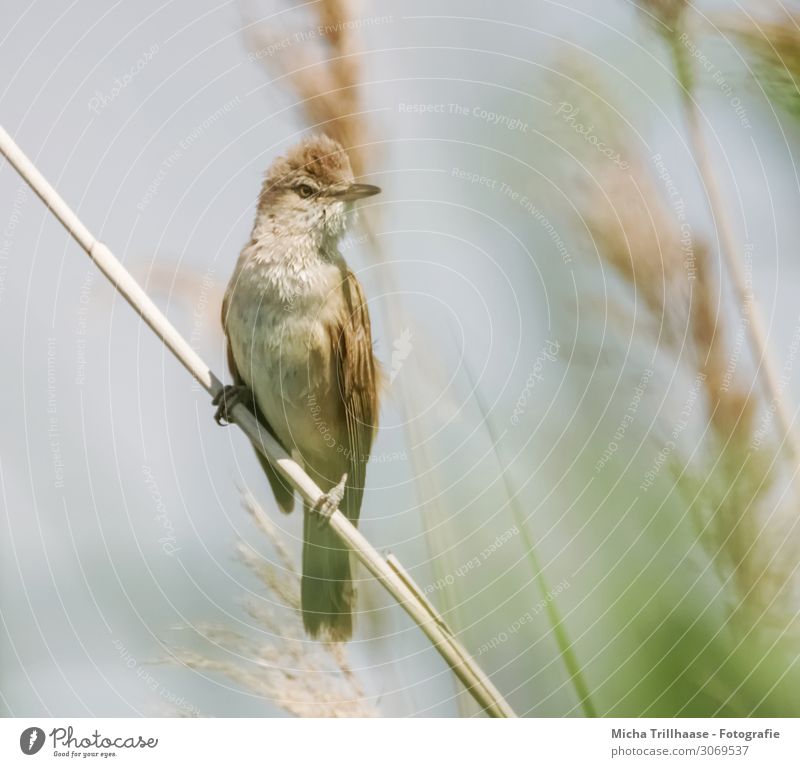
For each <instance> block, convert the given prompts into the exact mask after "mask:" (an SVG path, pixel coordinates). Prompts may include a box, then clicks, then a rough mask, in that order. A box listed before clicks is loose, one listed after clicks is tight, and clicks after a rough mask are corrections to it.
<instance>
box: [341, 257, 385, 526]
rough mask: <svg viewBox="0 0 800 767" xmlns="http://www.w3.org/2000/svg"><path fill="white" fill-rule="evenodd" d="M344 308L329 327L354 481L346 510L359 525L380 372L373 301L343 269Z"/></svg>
mask: <svg viewBox="0 0 800 767" xmlns="http://www.w3.org/2000/svg"><path fill="white" fill-rule="evenodd" d="M342 290H343V294H344V302H343V308H342V311H341V313H340V314H339V316H338V317H337V321H336V323H335V324H332V325H330V326H329V332H330V334H331V348H332V349H333V350H334V353H335V359H336V372H337V377H338V385H339V394H340V396H341V400H342V403H343V404H344V411H345V420H346V423H347V442H348V445H347V446H348V458H349V464H348V478H347V491H346V493H345V497H344V500H343V502H342V511H343V512H344V514H345V516H347V518H348V519H350V520H351V521H353V522H355V521H356V520H357V519H358V514H359V510H360V508H361V498H362V496H363V494H364V481H365V478H366V473H367V461H368V460H369V453H370V449H371V447H372V440H373V438H374V436H375V430H376V428H377V423H378V390H379V387H380V370H379V368H378V366H377V363H376V361H375V357H374V355H373V353H372V330H371V327H370V321H369V312H368V310H367V303H366V300H365V299H364V293H363V290H362V288H361V284H360V283H359V281H358V279H357V278H356V276H355V275H354V274H353V273H352V272H351V271H350V270H349V269H347V268H346V267H345V268H343V274H342Z"/></svg>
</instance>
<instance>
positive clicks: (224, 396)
mask: <svg viewBox="0 0 800 767" xmlns="http://www.w3.org/2000/svg"><path fill="white" fill-rule="evenodd" d="M252 401H253V393H252V392H251V391H250V387H249V386H245V385H244V384H230V385H228V386H223V387H222V389H220V391H219V392H217V395H216V396H215V397H214V399H212V400H211V404H212V405H216V406H217V412H216V413H214V420H215V421H216V422H217V423H218V424H219V425H220V426H227V425H228V424H229V423H233V418H231V413H232V412H233V408H234V407H235V406H236V405H238V404H240V403H241V404H246V405H248V406H249V404H250V403H251V402H252Z"/></svg>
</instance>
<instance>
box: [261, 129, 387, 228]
mask: <svg viewBox="0 0 800 767" xmlns="http://www.w3.org/2000/svg"><path fill="white" fill-rule="evenodd" d="M378 192H380V189H379V188H378V187H377V186H372V185H371V184H356V183H354V181H353V170H352V168H351V167H350V160H349V158H348V157H347V153H346V152H345V151H344V149H343V148H342V146H341V144H339V142H338V141H334V140H333V139H331V138H328V136H325V135H318V136H312V137H311V138H308V139H306V140H305V141H303V142H301V143H300V144H298V145H297V146H295V147H293V148H292V149H291V150H289V152H287V153H286V155H285V156H282V157H278V158H277V159H276V160H275V161H274V162H273V163H272V165H271V166H270V167H269V170H267V173H266V177H265V179H264V185H263V186H262V189H261V196H260V198H259V205H258V213H259V219H260V223H261V225H262V226H265V227H268V228H269V229H271V230H272V231H273V232H274V233H275V234H277V235H290V236H291V235H294V236H303V235H311V236H313V237H314V238H315V239H317V240H318V241H319V242H322V241H326V240H327V241H336V240H338V239H339V238H340V237H341V236H342V235H343V234H344V230H345V224H346V213H347V211H348V209H349V208H350V207H351V205H352V203H353V202H354V201H355V200H360V199H362V198H363V197H370V196H371V195H373V194H378Z"/></svg>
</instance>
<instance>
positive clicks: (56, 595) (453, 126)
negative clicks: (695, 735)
mask: <svg viewBox="0 0 800 767" xmlns="http://www.w3.org/2000/svg"><path fill="white" fill-rule="evenodd" d="M0 17H1V18H2V24H0V29H2V30H4V31H3V32H2V37H0V72H2V77H0V121H2V125H3V126H4V127H5V129H6V130H7V131H8V132H9V133H10V134H11V135H12V136H13V137H14V138H15V140H16V141H17V142H18V143H19V144H20V146H21V147H22V149H23V150H24V151H25V152H26V153H27V154H28V155H29V156H30V157H31V158H32V159H33V160H34V161H35V162H36V163H37V165H38V167H39V168H40V170H41V171H42V172H43V173H44V174H45V176H46V177H47V178H48V179H49V180H50V181H51V183H53V184H54V186H56V188H57V189H58V190H59V191H60V193H61V194H62V195H63V197H64V198H65V199H66V200H67V202H68V203H69V204H71V205H72V206H73V208H74V209H75V210H76V211H77V213H78V215H79V216H80V217H81V218H82V219H83V221H84V222H85V223H86V224H87V226H88V227H89V228H90V229H91V230H92V231H93V232H94V234H95V235H96V236H98V237H99V238H100V239H102V240H103V241H104V242H106V243H107V244H108V245H109V246H110V247H111V249H112V250H113V251H114V252H115V254H116V255H117V256H118V257H119V258H120V259H121V260H122V261H123V262H124V263H125V265H126V266H127V268H128V269H129V270H131V271H132V272H133V273H134V275H135V276H136V277H137V278H138V279H140V280H141V282H142V283H143V284H144V285H145V286H146V288H147V290H148V291H149V293H150V294H151V295H152V296H153V298H154V299H155V300H156V302H157V303H158V304H159V306H160V307H161V308H162V309H163V310H164V311H165V312H166V314H167V315H168V316H169V317H170V319H171V320H172V322H173V323H174V324H175V325H176V326H177V327H178V329H179V330H181V331H182V332H183V333H184V335H185V336H186V337H187V338H188V339H189V340H190V342H191V343H192V345H193V346H194V348H195V349H196V350H197V351H198V352H199V353H200V354H201V355H202V356H203V357H204V359H206V360H207V361H208V362H209V364H210V365H211V367H212V369H214V370H215V371H217V373H218V374H222V373H223V372H226V371H225V356H224V355H225V351H224V343H223V337H222V334H221V328H220V323H219V311H220V304H221V298H222V292H223V290H224V287H225V284H226V282H227V279H228V277H229V275H230V273H231V271H232V269H233V266H234V263H235V260H236V258H237V256H238V253H239V250H240V248H241V247H242V246H243V244H244V243H245V242H246V241H247V239H248V237H249V232H250V227H251V225H252V219H253V214H254V209H255V201H256V196H257V192H258V189H259V186H260V181H261V178H262V174H263V172H264V170H265V169H266V167H267V166H268V165H269V163H270V162H271V160H272V158H274V157H275V156H276V155H277V154H279V153H280V152H282V151H284V150H285V149H286V148H287V147H289V146H291V145H292V144H293V143H295V142H297V141H298V140H299V139H300V138H301V137H302V136H303V135H306V134H307V133H308V132H309V131H312V130H313V131H326V132H328V133H330V134H331V135H334V136H336V137H337V138H339V139H340V140H341V141H342V143H343V144H345V146H346V147H347V148H348V151H349V152H350V155H351V157H352V158H353V163H354V167H355V168H356V172H357V173H358V174H360V176H361V178H362V180H364V181H366V182H369V183H375V184H378V185H380V186H381V187H382V189H383V194H382V195H380V196H379V197H375V198H372V199H371V200H370V201H369V204H367V205H365V206H363V209H362V211H361V214H360V215H359V219H358V220H357V221H354V222H353V224H352V226H351V228H350V230H349V233H348V235H347V236H346V238H345V240H344V241H343V243H342V251H343V253H344V254H345V256H346V257H347V259H348V261H349V262H350V264H351V267H352V268H353V269H354V271H356V273H357V274H358V276H359V279H361V281H362V283H363V284H364V287H365V292H366V295H367V296H368V299H369V304H370V311H371V314H372V318H373V332H374V336H375V339H376V353H377V356H378V357H379V359H380V360H381V361H382V363H383V365H384V368H385V370H386V371H387V374H388V378H389V379H390V384H389V387H388V391H387V395H386V397H385V403H384V405H383V408H382V414H381V429H380V434H379V437H378V440H377V443H376V445H375V448H374V453H373V456H372V460H371V462H370V467H369V471H368V490H367V493H366V496H365V501H364V507H363V509H362V521H361V525H360V527H361V530H362V531H363V532H364V534H365V535H366V536H367V538H368V539H369V540H370V541H371V542H372V543H373V545H374V546H375V547H376V548H378V549H379V550H381V551H383V552H392V553H394V554H395V555H396V556H397V557H398V558H399V559H400V560H401V561H402V562H403V563H404V565H405V566H406V567H407V569H408V570H409V571H410V572H411V574H412V575H413V577H414V578H415V579H416V581H417V582H418V583H419V584H420V586H421V587H422V588H423V589H424V591H425V593H426V594H427V596H428V598H429V599H430V600H431V601H432V602H433V603H434V604H435V605H436V606H437V607H438V608H439V610H441V612H442V613H443V614H444V616H445V618H446V619H447V621H448V623H449V624H450V625H451V626H452V628H453V629H454V631H455V632H456V634H457V636H458V637H459V639H460V640H461V641H462V642H463V643H464V644H465V645H466V646H467V647H468V648H469V650H470V651H471V652H472V653H473V655H475V657H476V658H477V660H478V662H479V663H480V664H481V666H482V667H483V668H484V670H485V671H486V672H487V673H488V674H490V676H491V678H492V680H493V681H494V683H495V684H496V685H497V687H498V688H499V689H500V690H501V691H502V692H503V694H504V695H505V696H506V697H507V699H508V700H509V702H510V703H511V705H512V706H514V708H515V709H516V711H517V712H518V713H519V714H521V715H525V716H583V715H594V714H600V715H617V716H638V715H648V716H711V715H722V716H725V715H728V716H746V715H750V714H763V715H777V716H780V715H787V716H788V715H792V716H794V715H798V714H799V713H800V706H798V703H797V696H796V690H797V684H798V682H799V681H800V679H798V668H797V663H796V661H797V656H798V649H799V648H798V642H797V625H796V615H797V611H798V604H800V603H799V602H798V593H797V562H798V559H797V534H796V533H797V530H796V520H797V517H798V512H799V511H800V495H798V488H800V483H798V480H797V478H796V477H795V473H796V467H797V460H798V457H799V454H798V452H797V449H796V447H795V445H796V439H797V438H796V437H795V436H794V431H795V430H796V429H795V427H794V424H793V421H794V416H795V406H794V404H793V403H794V402H796V401H798V399H800V379H798V377H797V376H796V375H793V368H794V365H795V361H796V356H797V352H798V348H800V315H799V314H798V304H797V294H798V284H800V283H799V282H798V279H799V277H800V265H799V264H798V258H797V245H796V244H797V242H798V240H800V217H798V215H797V211H798V209H799V208H798V206H799V205H800V177H799V176H798V169H797V163H796V159H797V156H798V148H800V122H798V117H799V116H800V95H799V93H798V85H797V83H798V80H797V78H798V77H800V56H799V55H798V51H800V26H799V24H800V9H799V8H798V6H797V5H796V4H793V3H774V4H773V3H771V2H763V1H762V2H752V3H749V4H748V3H739V2H711V1H710V0H709V2H697V3H695V4H693V5H692V4H687V3H684V2H679V1H678V0H661V1H658V0H648V1H647V2H645V1H644V0H643V1H642V2H639V3H635V2H631V1H630V0H614V1H613V2H607V3H603V4H601V6H598V4H597V3H591V2H589V1H588V0H586V1H585V2H583V1H579V0H571V2H569V3H566V4H558V3H551V2H544V1H542V2H532V3H527V4H510V3H508V4H501V3H493V4H486V3H479V2H464V3H458V4H456V3H448V2H417V1H416V0H410V1H409V2H404V3H402V4H400V3H390V2H380V1H379V2H374V3H369V4H363V5H361V4H358V3H355V2H344V1H343V0H335V1H334V0H318V1H317V2H311V3H304V4H295V3H291V2H266V1H265V2H257V3H256V2H231V3H211V2H205V1H201V2H188V0H172V1H171V2H162V1H160V0H154V1H151V0H142V1H141V2H137V3H132V2H117V3H113V4H109V3H103V2H99V0H76V2H74V3H71V4H66V5H64V6H63V7H62V6H58V7H57V8H56V7H54V6H52V5H47V4H43V3H37V2H33V3H23V2H20V1H19V0H11V1H10V2H6V3H4V4H3V6H2V9H1V10H0ZM0 324H1V326H2V328H3V333H2V340H0V354H1V356H2V360H3V367H4V370H5V375H4V377H3V381H4V384H3V389H4V391H3V395H4V396H3V397H2V398H0V423H1V424H2V429H0V508H2V510H3V514H2V520H3V522H2V524H3V534H2V536H0V568H1V570H0V573H1V575H2V577H1V579H0V617H2V629H1V630H0V711H2V713H3V715H5V716H26V717H30V716H45V715H48V716H58V717H64V716H131V715H145V716H157V715H182V716H285V715H377V716H455V715H461V716H473V715H476V714H477V713H478V712H477V709H476V707H475V705H474V704H473V703H472V702H471V699H469V697H468V696H467V695H465V693H464V692H463V689H462V688H461V687H460V686H459V684H458V683H457V682H456V681H455V679H454V677H453V676H452V674H451V673H450V672H449V670H448V669H447V667H446V666H445V665H444V663H443V662H442V661H441V659H440V658H439V656H438V655H437V654H436V652H435V651H434V650H433V649H432V648H431V647H430V646H429V645H428V642H427V640H426V639H425V637H424V636H423V635H422V634H421V633H420V632H419V630H418V629H417V627H416V626H415V625H414V624H412V623H411V622H410V620H409V619H408V618H407V617H406V616H405V614H404V613H403V612H402V610H401V609H400V608H399V607H398V606H397V605H395V604H394V603H393V602H392V601H391V600H390V599H389V598H388V597H387V596H386V595H385V594H384V593H383V592H382V590H381V588H380V587H379V586H378V585H377V584H376V583H375V582H373V581H372V580H371V579H370V578H369V576H368V575H367V574H365V573H364V572H363V571H362V572H361V573H360V575H359V582H358V591H359V599H360V602H359V605H360V613H359V616H358V622H357V633H356V636H355V638H354V640H353V641H352V642H351V643H349V644H348V645H347V647H346V648H345V649H344V650H342V649H341V648H330V647H325V646H322V645H319V644H318V643H314V642H310V641H308V640H306V639H304V637H303V636H302V632H301V631H300V629H299V627H298V622H297V614H296V609H295V604H296V588H297V582H296V576H295V575H294V573H293V570H292V568H293V566H294V563H296V561H297V558H298V553H299V542H300V541H299V538H300V536H301V534H302V520H301V517H300V515H298V514H294V515H292V516H289V517H283V516H281V515H280V514H279V513H278V511H277V509H276V507H275V504H274V501H273V500H272V498H271V497H270V494H269V490H268V487H267V485H266V483H265V482H264V480H263V476H262V475H261V473H260V471H259V468H258V464H257V462H256V460H255V456H254V454H253V452H252V450H251V449H250V447H249V445H248V444H247V441H246V439H245V438H244V436H243V435H242V434H241V433H240V432H238V430H236V429H235V428H228V429H225V430H221V429H219V428H218V427H217V426H216V424H215V423H214V421H213V419H212V413H213V409H212V408H211V406H210V402H209V399H208V397H207V396H206V394H205V393H204V392H203V391H202V390H201V389H200V388H199V387H198V386H197V385H196V384H194V383H193V381H192V380H191V378H190V377H189V376H188V374H187V373H186V372H185V371H184V370H183V369H182V368H181V367H180V366H179V365H178V363H177V362H176V361H175V360H174V359H173V358H172V357H171V355H170V354H169V353H167V352H166V351H165V349H164V347H163V346H162V344H161V343H160V342H159V341H158V339H157V338H156V337H155V336H154V335H153V334H152V333H151V332H150V331H149V330H148V329H147V328H146V327H145V326H144V325H143V324H142V322H141V321H140V320H139V318H138V317H137V316H136V315H135V314H134V312H132V311H131V310H130V308H129V307H128V306H127V304H125V302H124V301H123V300H121V299H120V297H119V296H118V295H116V294H115V292H114V290H113V289H112V287H111V286H110V285H109V284H108V283H107V282H106V280H105V279H104V278H103V277H102V276H101V275H100V274H99V273H98V272H97V270H96V269H95V268H94V267H93V265H92V264H91V263H90V262H89V261H88V259H87V258H86V256H85V254H84V253H83V252H82V251H80V249H79V248H78V247H77V246H76V245H75V244H74V243H73V242H72V240H71V239H70V238H69V236H68V235H67V234H66V233H65V232H64V230H63V229H62V228H61V226H60V225H59V224H58V223H57V222H56V220H55V219H54V218H53V217H52V216H51V215H50V214H49V213H48V212H47V211H46V209H45V208H44V206H43V205H42V204H41V203H40V202H39V200H38V199H36V198H35V196H34V195H33V194H32V192H30V191H29V190H28V189H27V187H26V186H25V184H24V183H23V182H22V181H21V180H20V179H19V178H18V177H17V175H16V174H15V173H14V172H13V170H12V169H11V168H10V167H9V166H8V164H7V163H3V166H2V170H0Z"/></svg>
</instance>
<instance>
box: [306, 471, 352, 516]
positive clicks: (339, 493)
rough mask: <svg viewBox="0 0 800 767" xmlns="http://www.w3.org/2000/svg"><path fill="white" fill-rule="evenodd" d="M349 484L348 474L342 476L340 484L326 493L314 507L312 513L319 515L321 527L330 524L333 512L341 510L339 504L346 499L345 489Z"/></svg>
mask: <svg viewBox="0 0 800 767" xmlns="http://www.w3.org/2000/svg"><path fill="white" fill-rule="evenodd" d="M346 483H347V474H342V478H341V479H340V480H339V484H338V485H336V486H335V487H333V488H331V489H330V490H329V491H328V492H327V493H325V494H324V495H323V496H322V497H321V498H320V499H319V500H318V501H317V502H316V503H315V504H314V505H313V506H312V507H311V511H313V512H314V513H315V514H318V515H319V519H318V520H317V522H318V523H319V525H320V526H323V525H326V524H328V520H329V519H330V518H331V517H332V516H333V512H334V511H336V509H338V508H339V504H340V503H341V502H342V498H344V487H345V484H346Z"/></svg>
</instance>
